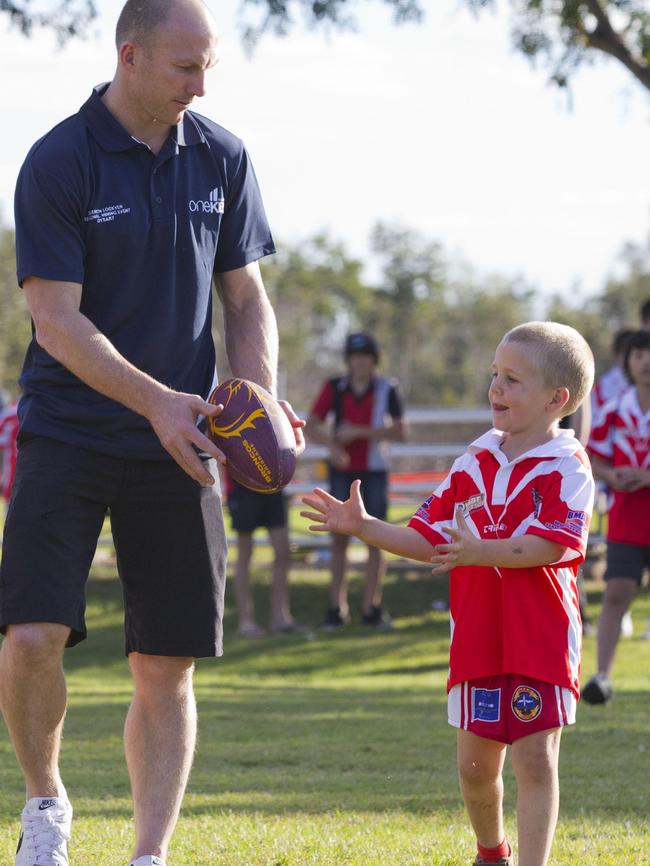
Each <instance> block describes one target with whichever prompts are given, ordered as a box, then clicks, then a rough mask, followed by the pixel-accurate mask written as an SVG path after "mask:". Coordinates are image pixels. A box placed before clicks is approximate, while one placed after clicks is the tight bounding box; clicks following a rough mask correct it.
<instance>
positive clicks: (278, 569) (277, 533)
mask: <svg viewBox="0 0 650 866" xmlns="http://www.w3.org/2000/svg"><path fill="white" fill-rule="evenodd" d="M224 475H225V480H226V492H227V502H228V511H229V512H230V519H231V523H232V528H233V529H234V530H235V532H236V533H237V563H236V565H235V605H236V607H237V619H238V627H237V634H238V635H239V636H240V637H249V638H251V637H253V638H254V637H263V636H264V635H265V634H266V631H265V630H264V629H263V628H261V627H260V626H259V625H258V624H257V622H256V620H255V607H254V604H253V595H252V593H251V586H250V566H251V560H252V557H253V533H254V532H255V530H256V529H257V528H258V527H260V526H263V527H264V528H265V529H266V530H267V531H268V534H269V541H270V543H271V547H272V548H273V565H272V566H271V604H270V624H269V628H270V631H271V632H273V633H279V632H293V631H303V630H304V629H305V626H304V625H301V624H300V623H297V622H296V621H295V620H294V618H293V616H292V615H291V610H290V606H289V579H288V572H289V560H290V557H291V551H290V543H289V525H288V519H287V497H286V494H285V493H283V492H282V490H278V491H277V493H257V492H256V491H254V490H249V489H248V488H247V487H243V486H242V485H241V484H238V483H237V482H236V481H235V480H234V479H233V478H232V477H231V476H230V475H229V474H228V472H227V471H226V472H224Z"/></svg>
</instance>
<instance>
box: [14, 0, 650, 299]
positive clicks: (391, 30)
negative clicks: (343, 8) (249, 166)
mask: <svg viewBox="0 0 650 866" xmlns="http://www.w3.org/2000/svg"><path fill="white" fill-rule="evenodd" d="M208 5H209V6H210V7H211V8H212V10H213V11H214V13H215V15H216V17H217V20H218V22H219V27H220V32H221V46H220V62H219V64H218V65H217V67H216V68H215V69H214V70H213V71H212V72H211V73H210V74H209V77H208V81H207V86H208V93H207V95H206V96H205V97H203V98H202V99H200V100H197V101H196V102H195V106H194V107H195V108H196V110H197V111H199V112H200V113H201V114H205V115H207V116H209V117H211V118H212V119H213V120H215V121H217V122H218V123H220V124H222V125H223V126H225V127H226V128H227V129H229V130H230V131H231V132H234V133H235V134H236V135H238V136H240V137H241V138H243V140H244V142H245V144H246V146H247V148H248V150H249V152H250V154H251V157H252V160H253V163H254V166H255V170H256V174H257V176H258V180H259V182H260V186H261V188H262V193H263V197H264V201H265V206H266V210H267V214H268V217H269V221H270V223H271V227H272V229H273V233H274V236H275V238H276V241H280V242H285V243H292V244H294V243H299V242H300V241H301V240H303V239H306V238H308V237H310V236H312V235H314V234H316V233H317V232H321V231H327V232H328V233H329V234H330V236H331V237H332V239H334V240H337V241H340V242H342V243H343V244H344V245H345V246H346V248H347V249H348V251H349V252H350V254H352V255H356V256H359V257H360V258H362V259H363V260H364V261H365V262H367V273H370V274H371V275H372V273H373V263H372V254H371V253H370V251H369V248H368V236H369V233H370V230H371V228H372V226H373V225H374V224H375V223H376V222H377V221H378V220H382V221H384V222H389V223H391V224H394V225H398V226H400V227H403V228H409V229H412V230H414V231H416V232H419V233H420V234H421V235H422V236H423V237H425V238H427V239H429V240H436V241H438V242H439V243H440V244H442V247H443V249H444V252H445V256H446V257H447V258H448V260H449V261H450V262H455V263H458V262H465V263H467V264H468V265H469V266H471V268H473V269H474V271H475V272H476V273H477V274H478V275H483V276H486V277H487V276H488V275H491V274H495V273H498V274H501V275H503V276H505V277H510V278H514V277H523V278H524V279H525V280H526V281H527V282H528V284H530V285H532V286H533V287H535V288H536V289H537V290H538V291H539V292H540V293H542V296H544V295H548V294H551V293H559V294H561V295H563V296H565V297H567V298H568V299H572V300H574V301H576V300H579V299H580V298H583V297H587V296H589V295H593V294H595V293H596V292H598V291H599V290H600V289H601V288H602V286H603V283H604V281H605V279H606V277H607V275H608V274H609V273H611V272H612V271H613V269H614V267H615V265H616V260H617V256H618V254H619V253H620V251H621V249H622V247H623V245H624V244H625V243H627V242H632V243H635V244H641V243H644V242H645V240H646V238H647V237H648V236H649V235H650V160H649V159H648V154H650V95H649V94H648V92H647V91H646V90H645V89H643V88H642V87H641V86H640V85H638V84H636V83H635V81H634V80H633V79H632V78H631V76H630V75H629V74H628V73H626V72H625V70H623V68H622V67H620V65H619V64H617V63H615V62H613V61H612V62H605V61H603V62H602V63H601V62H598V63H597V64H595V65H593V66H590V67H587V68H585V69H584V70H583V71H581V72H580V73H579V75H578V77H577V78H576V79H575V81H574V83H573V85H572V98H571V105H570V104H569V102H568V100H567V97H566V95H565V94H564V93H563V92H561V91H559V90H558V89H557V88H554V87H552V86H551V85H549V84H548V83H547V80H546V79H547V76H546V74H545V71H544V70H543V69H537V70H536V69H533V68H532V67H531V66H530V64H529V63H528V62H527V61H526V60H525V59H524V58H523V57H521V56H520V55H519V54H517V53H515V52H514V51H513V50H512V49H511V47H510V42H509V35H508V18H507V13H506V11H505V10H506V7H507V5H508V4H502V6H503V8H504V11H503V12H502V13H501V14H497V15H495V14H491V13H485V14H483V15H481V16H480V17H479V18H475V17H473V16H472V15H471V14H470V13H469V12H467V11H466V10H465V9H464V8H463V6H462V4H461V3H460V2H459V0H437V2H436V3H435V4H429V3H427V4H424V5H426V6H427V7H428V12H427V17H426V20H425V22H424V24H422V25H419V26H416V25H406V26H401V27H398V28H397V27H395V26H394V25H393V23H392V21H391V18H390V14H389V12H388V10H386V9H384V8H383V4H381V3H380V2H379V0H376V2H373V3H366V4H355V9H357V10H359V11H358V15H357V18H358V24H359V30H358V32H356V33H348V34H340V33H336V32H335V33H332V34H329V35H327V34H323V33H321V32H314V31H310V30H309V29H307V28H305V27H303V26H302V24H300V23H299V24H298V25H297V26H296V27H295V28H294V29H293V30H292V32H291V34H290V36H289V37H286V38H277V37H274V36H266V37H264V38H263V40H262V41H261V43H260V44H259V45H258V47H257V49H256V51H255V52H254V54H253V56H252V58H249V57H247V55H246V54H245V52H244V50H243V48H242V45H241V40H240V36H239V32H238V29H237V22H238V15H237V8H238V7H237V3H236V0H223V2H214V0H208ZM99 6H100V8H101V15H100V17H99V19H98V21H97V22H96V24H95V28H94V33H93V35H92V36H91V37H90V38H89V39H88V40H87V41H84V42H80V41H75V42H71V43H69V44H68V46H67V47H65V48H64V49H62V50H60V49H58V48H57V46H56V44H55V42H54V40H53V38H52V37H51V36H50V35H49V34H39V35H37V36H35V37H33V38H31V39H29V40H26V39H25V38H23V37H22V36H21V35H20V34H18V32H17V31H14V30H10V29H8V27H7V25H6V24H5V23H4V22H3V24H2V25H1V27H2V29H1V30H0V40H1V42H0V44H1V45H2V51H1V52H0V80H2V82H3V95H2V106H3V109H4V112H3V117H4V121H5V123H6V124H7V125H6V126H5V124H4V123H3V126H4V128H5V134H4V135H2V136H1V137H0V214H2V217H3V219H4V220H5V221H6V222H13V216H12V207H13V205H12V199H13V188H14V185H15V179H16V176H17V173H18V170H19V168H20V165H21V163H22V160H23V159H24V156H25V154H26V152H27V150H28V149H29V147H30V146H31V144H32V143H33V142H34V141H35V140H36V139H37V138H39V137H40V136H41V135H42V134H44V133H45V132H46V131H47V130H48V129H50V128H51V127H52V126H54V125H55V124H56V123H57V122H58V121H59V120H62V119H63V118H64V117H66V116H68V115H70V114H73V113H74V112H75V111H76V110H77V109H78V108H79V106H80V105H81V104H82V103H83V102H84V101H85V100H86V99H87V97H88V95H89V93H90V90H91V88H92V86H93V85H95V84H97V83H99V82H101V81H108V80H110V78H111V77H112V74H113V71H114V66H115V49H114V45H113V32H114V27H115V22H116V19H117V15H118V12H119V8H120V6H121V3H120V2H115V0H99ZM432 6H433V7H435V8H433V9H432V8H431V7H432ZM8 132H10V134H7V133H8Z"/></svg>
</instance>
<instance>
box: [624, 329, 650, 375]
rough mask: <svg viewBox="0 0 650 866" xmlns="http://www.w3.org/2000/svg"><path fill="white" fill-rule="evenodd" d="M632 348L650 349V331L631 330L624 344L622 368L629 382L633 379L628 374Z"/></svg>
mask: <svg viewBox="0 0 650 866" xmlns="http://www.w3.org/2000/svg"><path fill="white" fill-rule="evenodd" d="M634 349H642V350H645V349H647V350H650V331H646V330H644V329H642V330H640V331H632V334H631V336H630V337H629V338H628V340H627V342H626V344H625V356H624V358H623V369H624V370H625V375H626V376H627V378H628V379H629V380H630V382H632V381H633V379H632V377H631V376H630V355H631V354H632V352H633V351H634Z"/></svg>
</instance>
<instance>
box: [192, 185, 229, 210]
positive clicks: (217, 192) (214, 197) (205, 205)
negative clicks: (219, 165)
mask: <svg viewBox="0 0 650 866" xmlns="http://www.w3.org/2000/svg"><path fill="white" fill-rule="evenodd" d="M224 205H225V199H224V197H223V192H222V190H221V187H220V186H215V188H214V189H213V190H212V192H211V193H210V195H209V199H208V201H197V200H195V199H190V213H196V212H197V211H202V212H203V213H223V211H224Z"/></svg>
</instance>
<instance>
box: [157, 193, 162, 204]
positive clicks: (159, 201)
mask: <svg viewBox="0 0 650 866" xmlns="http://www.w3.org/2000/svg"><path fill="white" fill-rule="evenodd" d="M156 203H157V204H162V198H161V196H159V195H157V196H156Z"/></svg>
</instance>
